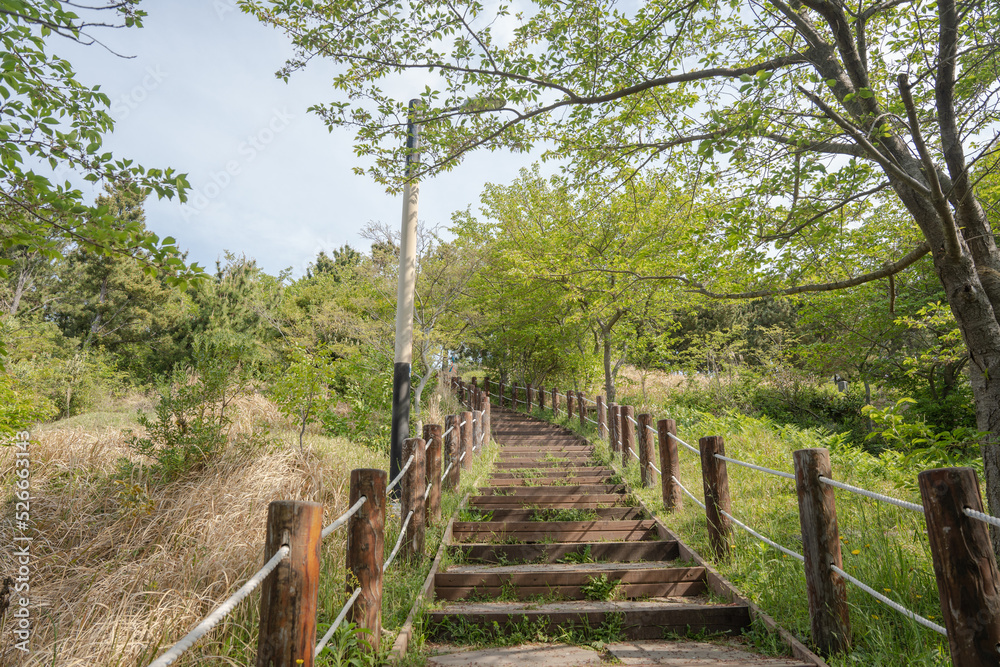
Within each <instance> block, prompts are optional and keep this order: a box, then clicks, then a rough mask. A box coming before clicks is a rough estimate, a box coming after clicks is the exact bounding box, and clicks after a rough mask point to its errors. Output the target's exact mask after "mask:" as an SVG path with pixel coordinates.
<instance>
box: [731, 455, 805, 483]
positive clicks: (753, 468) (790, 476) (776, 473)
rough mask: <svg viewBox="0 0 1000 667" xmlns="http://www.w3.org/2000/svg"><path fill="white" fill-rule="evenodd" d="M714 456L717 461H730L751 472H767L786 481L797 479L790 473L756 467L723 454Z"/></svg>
mask: <svg viewBox="0 0 1000 667" xmlns="http://www.w3.org/2000/svg"><path fill="white" fill-rule="evenodd" d="M714 456H715V458H717V459H721V460H723V461H729V462H730V463H735V464H736V465H738V466H743V467H744V468H750V469H751V470H759V471H760V472H766V473H767V474H769V475H777V476H778V477H785V478H786V479H795V475H793V474H792V473H790V472H781V471H780V470H771V469H770V468H764V467H763V466H759V465H754V464H753V463H747V462H746V461H740V460H739V459H731V458H729V457H728V456H723V455H722V454H715V455H714Z"/></svg>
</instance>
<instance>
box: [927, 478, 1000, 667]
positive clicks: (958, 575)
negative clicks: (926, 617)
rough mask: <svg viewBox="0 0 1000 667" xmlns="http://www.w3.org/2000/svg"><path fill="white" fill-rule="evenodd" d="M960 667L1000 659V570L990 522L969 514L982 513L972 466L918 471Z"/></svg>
mask: <svg viewBox="0 0 1000 667" xmlns="http://www.w3.org/2000/svg"><path fill="white" fill-rule="evenodd" d="M917 483H918V484H919V485H920V497H921V498H922V499H923V504H924V515H925V516H926V518H927V536H928V537H929V538H930V543H931V555H932V557H933V559H934V575H935V577H936V578H937V585H938V592H939V594H940V596H941V613H942V614H943V616H944V626H945V629H947V630H948V644H949V646H950V647H951V664H952V665H954V666H955V667H980V666H985V665H996V664H997V663H998V660H1000V572H998V571H997V562H996V557H995V556H994V555H993V547H992V545H991V544H990V534H989V530H988V529H987V526H986V524H985V523H983V522H982V521H980V520H979V519H975V518H972V517H970V516H968V515H966V514H965V511H964V510H965V509H970V510H973V511H975V512H982V511H983V502H982V499H981V498H980V495H979V481H978V480H977V479H976V473H975V471H974V470H973V469H972V468H938V469H935V470H925V471H924V472H922V473H920V474H919V475H917Z"/></svg>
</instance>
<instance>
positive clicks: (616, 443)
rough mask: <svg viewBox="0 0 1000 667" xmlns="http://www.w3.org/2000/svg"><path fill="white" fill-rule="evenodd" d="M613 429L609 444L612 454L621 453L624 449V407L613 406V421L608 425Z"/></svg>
mask: <svg viewBox="0 0 1000 667" xmlns="http://www.w3.org/2000/svg"><path fill="white" fill-rule="evenodd" d="M608 425H609V426H610V427H611V435H610V437H609V442H610V443H611V451H612V452H620V451H621V449H622V406H620V405H615V404H614V403H612V404H611V420H610V422H609V424H608Z"/></svg>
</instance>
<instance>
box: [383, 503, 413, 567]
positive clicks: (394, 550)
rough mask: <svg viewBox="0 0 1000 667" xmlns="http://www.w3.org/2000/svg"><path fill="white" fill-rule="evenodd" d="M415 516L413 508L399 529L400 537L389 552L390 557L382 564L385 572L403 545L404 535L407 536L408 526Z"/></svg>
mask: <svg viewBox="0 0 1000 667" xmlns="http://www.w3.org/2000/svg"><path fill="white" fill-rule="evenodd" d="M412 518H413V510H410V511H409V513H407V515H406V521H404V522H403V526H402V527H401V528H400V529H399V537H398V538H396V546H394V547H393V548H392V553H391V554H389V558H388V559H387V560H386V561H385V563H384V564H383V565H382V571H383V572H385V571H386V570H387V569H388V568H389V566H390V565H392V561H393V559H394V558H395V557H396V554H397V553H399V547H401V546H403V537H405V536H406V527H407V526H409V525H410V519H412Z"/></svg>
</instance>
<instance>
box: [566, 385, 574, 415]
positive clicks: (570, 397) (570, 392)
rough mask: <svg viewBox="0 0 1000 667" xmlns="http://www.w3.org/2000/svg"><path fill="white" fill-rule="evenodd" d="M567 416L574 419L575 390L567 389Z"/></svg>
mask: <svg viewBox="0 0 1000 667" xmlns="http://www.w3.org/2000/svg"><path fill="white" fill-rule="evenodd" d="M566 418H567V419H569V420H572V419H573V390H572V389H567V390H566Z"/></svg>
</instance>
